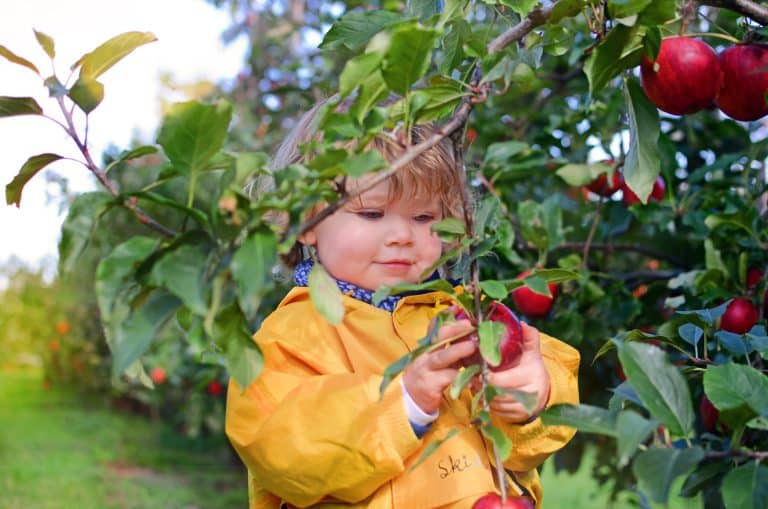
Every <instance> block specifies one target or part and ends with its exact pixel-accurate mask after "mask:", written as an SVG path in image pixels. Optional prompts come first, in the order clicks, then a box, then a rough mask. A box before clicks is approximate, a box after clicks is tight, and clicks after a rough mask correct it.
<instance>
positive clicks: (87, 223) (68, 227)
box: [59, 192, 115, 273]
mask: <svg viewBox="0 0 768 509" xmlns="http://www.w3.org/2000/svg"><path fill="white" fill-rule="evenodd" d="M114 203H115V199H114V197H113V196H112V195H111V194H109V193H106V192H91V193H82V194H79V195H78V196H77V197H76V198H75V199H74V201H73V202H72V204H71V205H70V206H69V210H68V212H67V217H66V219H64V223H63V224H62V225H61V240H59V271H60V272H63V273H66V272H69V271H71V270H72V269H73V268H74V267H75V266H76V265H77V263H78V261H79V260H80V254H81V253H82V252H83V249H85V246H87V245H88V242H89V241H90V238H91V235H92V234H93V231H94V228H95V227H96V225H97V224H98V221H99V217H100V216H101V215H102V214H103V213H104V212H105V211H106V210H107V209H108V208H109V207H110V205H112V204H114Z"/></svg>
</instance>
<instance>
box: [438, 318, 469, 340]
mask: <svg viewBox="0 0 768 509" xmlns="http://www.w3.org/2000/svg"><path fill="white" fill-rule="evenodd" d="M473 330H474V327H473V326H472V324H471V323H470V322H469V320H466V319H464V320H458V321H456V322H450V323H446V324H445V325H443V326H442V327H440V331H438V333H437V341H438V342H440V341H445V340H446V339H449V338H453V337H456V336H466V335H467V334H471V333H472V331H473Z"/></svg>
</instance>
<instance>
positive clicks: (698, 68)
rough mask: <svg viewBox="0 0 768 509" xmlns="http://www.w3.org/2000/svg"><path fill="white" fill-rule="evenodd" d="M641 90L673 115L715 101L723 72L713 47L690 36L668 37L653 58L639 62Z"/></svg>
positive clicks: (681, 113)
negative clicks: (654, 58) (653, 59)
mask: <svg viewBox="0 0 768 509" xmlns="http://www.w3.org/2000/svg"><path fill="white" fill-rule="evenodd" d="M640 76H641V78H642V84H643V90H644V91H645V95H647V96H648V99H649V100H650V101H651V102H652V103H653V104H654V105H655V106H656V107H657V108H659V109H660V110H662V111H665V112H667V113H671V114H673V115H686V114H689V113H696V112H697V111H700V110H702V109H704V108H707V107H709V106H711V105H712V104H714V102H715V99H716V98H717V95H718V93H719V92H720V85H721V83H722V81H723V73H722V71H721V70H720V61H719V60H718V58H717V54H716V53H715V50H713V49H712V48H711V47H710V46H709V45H708V44H706V43H704V42H702V41H700V40H698V39H693V38H690V37H668V38H666V39H664V40H663V41H662V42H661V49H660V50H659V54H658V56H657V58H656V61H655V62H654V61H652V60H651V59H650V58H648V57H647V56H644V57H643V61H642V63H641V64H640Z"/></svg>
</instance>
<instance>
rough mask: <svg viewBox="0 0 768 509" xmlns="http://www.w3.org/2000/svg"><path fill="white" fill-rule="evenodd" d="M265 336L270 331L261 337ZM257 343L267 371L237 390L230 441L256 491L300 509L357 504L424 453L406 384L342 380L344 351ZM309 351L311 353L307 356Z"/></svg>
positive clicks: (231, 398) (232, 397)
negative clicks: (420, 451)
mask: <svg viewBox="0 0 768 509" xmlns="http://www.w3.org/2000/svg"><path fill="white" fill-rule="evenodd" d="M262 331H263V329H262ZM262 331H260V333H259V334H258V335H257V342H258V343H259V345H260V347H261V349H262V352H263V354H264V359H265V363H264V370H263V372H262V373H261V375H260V376H259V378H258V379H257V380H256V381H255V382H253V383H252V384H251V385H249V386H248V387H247V388H246V389H245V390H243V389H242V388H241V387H240V386H238V385H237V383H236V382H234V381H232V382H231V383H230V388H229V392H228V399H227V412H226V432H227V435H228V437H229V439H230V441H231V443H232V445H233V447H234V448H235V450H236V451H237V452H238V454H239V455H240V457H241V458H242V460H243V462H244V463H245V464H246V466H247V467H248V470H249V472H250V474H251V475H252V476H253V479H254V482H255V483H256V484H257V485H259V486H260V487H262V488H264V489H265V490H266V491H268V492H270V493H272V494H273V495H275V496H277V497H280V498H281V499H282V500H284V501H286V502H289V503H290V504H293V505H295V506H298V507H305V506H308V505H312V504H314V503H317V502H319V501H321V500H329V499H330V500H333V499H336V500H341V501H344V502H357V501H360V500H363V499H365V498H367V497H368V496H370V495H371V494H372V493H373V492H374V491H376V490H377V488H379V487H380V486H381V485H383V484H384V483H386V482H388V481H389V480H391V479H392V478H393V477H395V476H397V475H398V474H400V473H401V472H402V471H403V469H404V462H405V459H406V458H407V457H408V456H409V455H411V454H413V453H414V452H415V451H416V450H417V449H418V448H419V446H420V444H421V440H419V439H418V438H417V437H416V435H415V434H414V432H413V430H412V428H411V426H410V424H409V422H408V418H407V415H406V411H405V405H404V403H403V399H402V390H401V389H400V383H399V380H397V379H395V380H394V381H393V382H392V383H390V384H389V386H388V388H387V390H386V391H385V392H384V394H383V395H380V393H379V385H380V383H381V376H375V375H372V376H364V375H359V374H355V373H351V372H344V371H345V369H346V370H347V371H349V368H347V367H346V362H345V359H344V357H343V352H342V351H341V350H338V351H337V350H334V349H333V348H325V347H323V348H318V347H317V345H318V344H319V343H318V342H321V341H322V339H321V338H315V343H310V342H307V343H301V342H299V343H296V341H291V342H286V341H283V340H281V339H280V338H275V337H270V335H269V332H268V331H267V332H263V333H262ZM304 346H306V348H307V349H310V351H306V350H305V349H304V348H303V347H304Z"/></svg>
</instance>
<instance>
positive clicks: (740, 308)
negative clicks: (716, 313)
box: [720, 297, 760, 334]
mask: <svg viewBox="0 0 768 509" xmlns="http://www.w3.org/2000/svg"><path fill="white" fill-rule="evenodd" d="M759 318H760V313H759V312H758V311H757V308H756V307H755V306H754V305H753V304H752V302H750V301H749V300H748V299H745V298H743V297H737V298H735V299H733V301H732V302H731V303H730V304H728V307H727V308H726V309H725V313H723V316H722V317H721V318H720V328H721V329H723V330H726V331H728V332H733V333H735V334H744V333H745V332H749V331H750V330H751V329H752V327H753V326H754V325H755V324H756V323H757V320H758V319H759Z"/></svg>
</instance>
